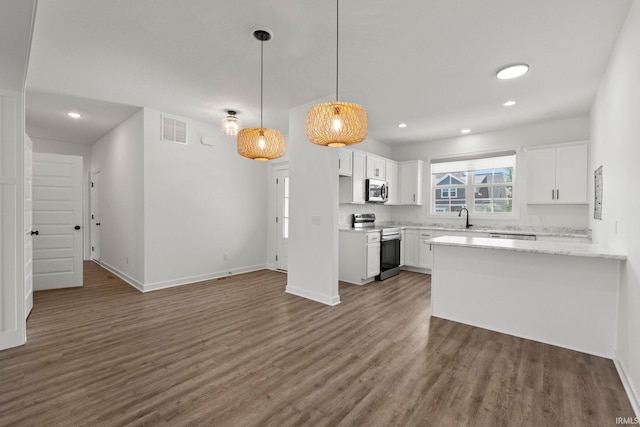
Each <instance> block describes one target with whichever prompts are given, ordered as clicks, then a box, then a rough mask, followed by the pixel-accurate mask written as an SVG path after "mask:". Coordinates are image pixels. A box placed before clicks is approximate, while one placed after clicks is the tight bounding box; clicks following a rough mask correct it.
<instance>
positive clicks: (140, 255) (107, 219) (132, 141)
mask: <svg viewBox="0 0 640 427" xmlns="http://www.w3.org/2000/svg"><path fill="white" fill-rule="evenodd" d="M143 118H144V115H143V111H142V110H140V111H139V112H138V113H136V114H134V115H133V116H131V117H130V118H129V119H128V120H126V121H125V122H123V123H122V124H120V125H119V126H118V127H116V128H115V129H113V130H112V131H111V132H109V133H108V134H107V135H105V136H104V137H102V138H101V139H100V140H98V141H97V142H96V143H95V144H94V145H93V146H92V148H91V171H96V170H99V171H100V187H99V204H100V210H101V213H102V217H101V218H100V222H101V226H100V228H101V232H100V261H101V262H102V263H103V264H104V265H105V266H106V267H108V268H110V269H112V270H113V271H114V272H116V273H117V274H118V275H120V276H121V277H123V278H124V279H126V280H127V281H129V283H131V284H133V285H135V286H137V287H139V288H141V286H142V284H143V283H144V280H145V277H144V254H145V248H144V209H145V206H144V204H143V201H144V199H143V193H144V176H143V166H144V163H143V150H144V135H143V132H144V125H143V124H144V123H143Z"/></svg>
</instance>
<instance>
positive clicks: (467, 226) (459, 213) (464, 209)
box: [458, 208, 473, 228]
mask: <svg viewBox="0 0 640 427" xmlns="http://www.w3.org/2000/svg"><path fill="white" fill-rule="evenodd" d="M462 211H467V224H466V225H465V227H466V228H469V227H473V224H469V209H467V208H462V209H460V212H458V216H462Z"/></svg>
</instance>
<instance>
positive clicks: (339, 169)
mask: <svg viewBox="0 0 640 427" xmlns="http://www.w3.org/2000/svg"><path fill="white" fill-rule="evenodd" d="M340 168H341V166H340V159H338V170H340Z"/></svg>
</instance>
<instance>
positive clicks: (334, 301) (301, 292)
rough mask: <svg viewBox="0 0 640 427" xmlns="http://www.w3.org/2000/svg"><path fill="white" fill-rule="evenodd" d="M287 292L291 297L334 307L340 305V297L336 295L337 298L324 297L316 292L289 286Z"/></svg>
mask: <svg viewBox="0 0 640 427" xmlns="http://www.w3.org/2000/svg"><path fill="white" fill-rule="evenodd" d="M285 292H286V293H288V294H291V295H295V296H297V297H302V298H306V299H310V300H312V301H315V302H319V303H322V304H326V305H329V306H332V307H333V306H336V305H338V304H340V295H335V296H328V295H322V294H319V293H316V292H312V291H308V290H306V289H300V288H296V287H294V286H290V285H287V287H286V289H285Z"/></svg>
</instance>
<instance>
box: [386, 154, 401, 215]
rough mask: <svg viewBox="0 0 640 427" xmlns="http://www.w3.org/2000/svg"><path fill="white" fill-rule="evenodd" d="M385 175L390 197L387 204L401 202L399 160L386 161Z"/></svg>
mask: <svg viewBox="0 0 640 427" xmlns="http://www.w3.org/2000/svg"><path fill="white" fill-rule="evenodd" d="M385 175H386V177H387V190H388V193H389V197H388V199H387V201H386V202H385V205H398V204H400V186H399V185H398V162H396V161H393V160H389V159H387V160H386V161H385Z"/></svg>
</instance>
